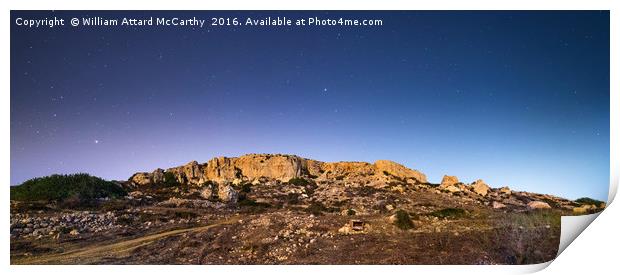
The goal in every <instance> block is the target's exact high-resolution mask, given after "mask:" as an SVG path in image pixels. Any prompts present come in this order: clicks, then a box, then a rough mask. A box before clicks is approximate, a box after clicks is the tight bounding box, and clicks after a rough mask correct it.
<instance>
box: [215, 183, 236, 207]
mask: <svg viewBox="0 0 620 275" xmlns="http://www.w3.org/2000/svg"><path fill="white" fill-rule="evenodd" d="M217 196H218V198H219V199H220V200H221V201H222V202H226V203H236V202H237V200H238V199H239V194H238V193H237V191H235V189H233V188H232V186H230V185H229V184H220V185H219V186H218V188H217Z"/></svg>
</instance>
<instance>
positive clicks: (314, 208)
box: [305, 202, 340, 216]
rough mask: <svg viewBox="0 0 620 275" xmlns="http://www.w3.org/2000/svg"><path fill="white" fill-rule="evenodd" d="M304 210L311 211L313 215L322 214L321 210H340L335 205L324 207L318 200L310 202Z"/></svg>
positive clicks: (329, 211)
mask: <svg viewBox="0 0 620 275" xmlns="http://www.w3.org/2000/svg"><path fill="white" fill-rule="evenodd" d="M305 210H306V212H308V213H311V214H313V215H315V216H319V215H322V214H323V212H328V213H333V212H338V211H340V209H338V208H335V207H325V205H323V204H322V203H320V202H313V203H311V204H310V205H309V206H308V207H307V208H306V209H305Z"/></svg>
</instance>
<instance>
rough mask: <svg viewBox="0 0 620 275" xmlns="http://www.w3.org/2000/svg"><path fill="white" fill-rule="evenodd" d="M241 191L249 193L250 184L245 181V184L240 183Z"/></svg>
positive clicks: (250, 190) (250, 189)
mask: <svg viewBox="0 0 620 275" xmlns="http://www.w3.org/2000/svg"><path fill="white" fill-rule="evenodd" d="M241 192H243V193H250V192H252V184H250V183H246V184H244V185H242V186H241Z"/></svg>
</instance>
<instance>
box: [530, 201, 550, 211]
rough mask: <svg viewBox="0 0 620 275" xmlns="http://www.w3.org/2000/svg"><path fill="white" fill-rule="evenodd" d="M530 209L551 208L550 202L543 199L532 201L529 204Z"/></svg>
mask: <svg viewBox="0 0 620 275" xmlns="http://www.w3.org/2000/svg"><path fill="white" fill-rule="evenodd" d="M527 207H529V208H530V209H548V208H551V206H549V204H548V203H546V202H542V201H531V202H529V203H528V204H527Z"/></svg>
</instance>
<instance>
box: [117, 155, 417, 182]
mask: <svg viewBox="0 0 620 275" xmlns="http://www.w3.org/2000/svg"><path fill="white" fill-rule="evenodd" d="M166 173H172V175H174V177H175V178H176V180H177V181H178V182H179V183H182V184H192V185H198V186H202V185H204V184H205V183H208V182H211V181H212V182H217V183H223V182H242V181H248V182H253V183H260V182H263V181H264V180H265V179H266V180H275V181H280V182H288V181H289V180H291V179H293V178H298V177H310V178H318V177H323V178H325V179H331V180H334V179H344V178H345V177H351V178H355V179H358V180H359V179H360V178H366V180H367V181H369V182H370V181H377V180H384V181H386V179H385V177H390V179H393V178H399V179H401V180H404V181H406V182H408V183H412V184H413V183H426V182H427V179H426V175H424V174H423V173H421V172H419V171H416V170H412V169H409V168H407V167H405V166H403V165H401V164H398V163H396V162H393V161H388V160H379V161H377V162H375V163H374V164H370V163H367V162H332V163H330V162H321V161H316V160H310V159H305V158H302V157H299V156H294V155H281V154H249V155H243V156H241V157H236V158H228V157H217V158H213V159H211V160H209V161H208V162H207V163H203V164H200V163H198V162H196V161H192V162H189V163H188V164H186V165H183V166H178V167H173V168H169V169H167V170H165V171H164V170H162V169H157V170H155V171H154V172H153V173H136V174H134V175H133V176H132V177H131V178H130V179H129V181H130V182H133V183H135V184H137V185H145V184H150V183H157V182H160V181H164V180H165V178H166V177H165V176H166Z"/></svg>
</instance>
